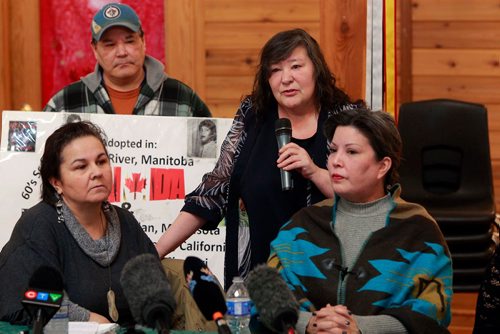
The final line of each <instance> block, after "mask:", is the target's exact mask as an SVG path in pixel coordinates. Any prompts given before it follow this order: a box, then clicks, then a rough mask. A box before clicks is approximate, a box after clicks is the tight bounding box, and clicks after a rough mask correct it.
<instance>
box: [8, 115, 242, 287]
mask: <svg viewBox="0 0 500 334" xmlns="http://www.w3.org/2000/svg"><path fill="white" fill-rule="evenodd" d="M75 118H76V119H81V120H88V121H91V122H94V123H96V124H98V125H99V126H101V127H102V128H103V129H104V131H105V132H106V134H107V137H108V142H107V143H108V151H109V154H110V158H111V164H112V167H113V178H114V185H113V187H114V188H113V191H112V194H111V195H110V202H111V203H113V204H115V205H118V206H121V207H123V208H126V209H128V210H130V211H132V212H133V214H134V215H135V217H136V218H137V220H138V221H139V222H140V224H141V226H142V228H143V230H144V231H145V232H146V234H147V235H148V236H149V238H150V239H151V240H152V241H153V242H156V241H157V240H158V239H159V238H160V236H161V235H162V233H163V232H164V231H165V230H166V229H167V228H168V227H169V225H170V224H171V223H172V222H173V220H174V219H175V217H176V216H177V215H178V213H179V211H180V209H181V208H182V206H183V204H184V197H185V195H186V194H189V193H190V192H191V191H192V190H193V189H194V188H195V187H196V186H197V185H198V184H199V183H200V181H201V178H202V176H203V174H205V173H206V172H208V171H210V170H212V169H213V167H214V166H215V163H216V158H217V157H216V156H213V157H208V158H201V157H199V155H200V154H199V152H200V145H201V144H200V138H199V137H200V136H199V124H200V122H201V121H203V120H205V119H204V118H193V117H161V116H125V115H101V114H67V113H45V112H19V111H4V112H3V117H2V136H1V140H0V171H1V172H0V184H1V185H2V187H1V190H0V192H1V194H2V196H1V197H2V200H1V201H0V212H1V216H0V217H1V218H0V248H1V247H3V246H4V245H5V243H6V242H7V241H8V240H9V238H10V234H11V232H12V229H13V227H14V225H15V223H16V221H17V220H18V219H19V217H20V215H21V213H22V211H23V210H25V209H28V208H30V207H32V206H33V205H35V204H36V203H38V202H39V201H40V186H41V178H40V174H39V171H38V168H39V165H40V158H41V156H42V154H43V149H44V143H45V140H46V139H47V137H48V136H49V135H50V134H52V132H53V131H54V130H56V129H57V128H59V127H60V126H61V125H62V124H64V123H65V122H68V121H73V120H74V119H75ZM208 120H211V121H212V122H214V124H215V125H216V133H217V138H216V143H217V147H218V150H217V152H216V153H215V154H216V155H217V156H218V154H219V150H220V146H221V144H222V141H223V140H224V138H225V136H226V134H227V132H228V130H229V127H230V125H231V122H232V119H228V118H210V119H208ZM224 252H225V226H224V222H221V224H219V227H218V228H217V229H216V230H213V231H201V230H199V231H198V232H197V233H196V234H195V235H193V236H192V237H191V238H190V239H188V240H187V241H186V242H184V243H183V244H182V245H181V246H180V247H179V248H178V249H177V250H176V251H174V252H173V253H171V254H170V255H169V257H175V258H185V257H186V256H189V255H192V256H197V257H199V258H201V259H202V260H204V261H206V262H207V263H208V265H209V267H210V268H211V269H212V271H213V272H214V274H215V275H216V276H217V277H218V278H219V281H220V282H223V281H224V280H223V271H224V270H223V268H224Z"/></svg>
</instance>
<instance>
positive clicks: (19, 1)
mask: <svg viewBox="0 0 500 334" xmlns="http://www.w3.org/2000/svg"><path fill="white" fill-rule="evenodd" d="M9 4H10V13H9V29H10V40H9V43H10V44H9V45H10V70H11V73H12V76H11V84H12V86H11V90H12V108H13V109H21V108H22V107H23V106H24V105H25V104H29V105H30V106H31V108H32V109H33V110H41V108H42V105H41V101H42V89H41V64H40V63H41V62H40V18H39V4H38V0H9Z"/></svg>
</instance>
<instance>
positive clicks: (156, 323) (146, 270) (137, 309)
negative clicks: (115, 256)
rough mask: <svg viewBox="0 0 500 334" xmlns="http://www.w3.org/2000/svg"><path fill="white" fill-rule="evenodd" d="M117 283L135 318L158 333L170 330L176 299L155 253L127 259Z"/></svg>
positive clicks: (165, 332)
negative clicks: (119, 284)
mask: <svg viewBox="0 0 500 334" xmlns="http://www.w3.org/2000/svg"><path fill="white" fill-rule="evenodd" d="M120 283H121V285H122V288H123V293H124V295H125V298H126V299H127V302H128V304H129V307H130V312H131V313H132V316H133V317H134V320H135V321H136V322H137V323H139V324H141V325H145V326H147V327H150V328H156V329H157V331H158V333H164V334H167V333H169V328H170V322H171V319H172V314H173V313H174V311H175V306H176V303H175V300H174V297H173V296H172V291H171V288H170V284H169V283H168V280H167V276H166V274H165V272H164V271H163V267H162V266H161V263H160V260H159V259H158V257H157V256H154V255H153V254H149V253H146V254H141V255H137V256H136V257H134V258H132V259H130V260H129V261H128V262H127V263H126V264H125V266H124V267H123V270H122V273H121V276H120Z"/></svg>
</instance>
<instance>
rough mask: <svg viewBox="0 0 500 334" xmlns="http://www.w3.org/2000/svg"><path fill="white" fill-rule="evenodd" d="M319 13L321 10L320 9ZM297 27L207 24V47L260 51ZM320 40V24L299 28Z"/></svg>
mask: <svg viewBox="0 0 500 334" xmlns="http://www.w3.org/2000/svg"><path fill="white" fill-rule="evenodd" d="M318 11H319V9H318ZM295 27H297V25H295V24H290V23H282V22H278V23H275V22H264V23H261V22H249V23H234V22H229V23H226V22H218V23H207V24H206V26H205V46H206V48H207V50H208V51H210V50H212V49H224V50H238V49H242V48H245V49H248V48H252V49H258V50H260V49H261V48H262V47H263V46H264V44H265V43H266V42H267V41H268V40H269V38H271V37H272V36H273V35H274V34H276V33H278V32H280V31H283V30H288V29H292V28H295ZM298 27H300V28H302V29H304V30H306V31H307V32H308V33H309V34H311V36H313V37H314V38H316V39H318V40H319V22H306V23H301V25H300V26H298Z"/></svg>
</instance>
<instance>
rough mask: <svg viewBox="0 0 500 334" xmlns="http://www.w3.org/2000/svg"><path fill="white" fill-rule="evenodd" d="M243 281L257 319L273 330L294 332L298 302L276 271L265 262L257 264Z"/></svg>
mask: <svg viewBox="0 0 500 334" xmlns="http://www.w3.org/2000/svg"><path fill="white" fill-rule="evenodd" d="M245 283H246V285H247V287H248V292H249V294H250V298H251V299H252V301H253V302H254V304H255V307H256V308H257V311H258V313H259V320H260V321H261V322H262V323H263V324H264V325H265V326H266V327H267V328H269V329H270V330H272V331H273V332H277V333H287V334H289V333H294V332H295V325H296V324H297V320H298V318H299V304H298V302H297V300H296V299H295V296H294V295H293V293H292V291H291V290H290V289H289V288H288V286H287V284H286V283H285V281H284V280H283V278H282V277H281V275H280V274H279V273H278V271H277V270H276V269H274V268H270V267H268V266H267V265H265V264H262V265H258V266H256V267H255V268H254V269H253V270H252V271H251V272H250V273H249V274H248V278H247V279H246V280H245Z"/></svg>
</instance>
